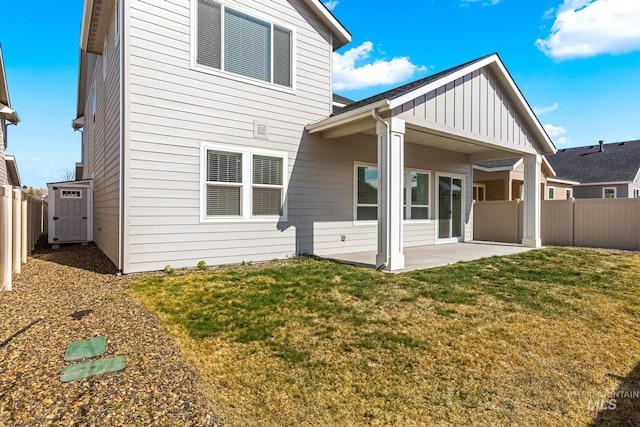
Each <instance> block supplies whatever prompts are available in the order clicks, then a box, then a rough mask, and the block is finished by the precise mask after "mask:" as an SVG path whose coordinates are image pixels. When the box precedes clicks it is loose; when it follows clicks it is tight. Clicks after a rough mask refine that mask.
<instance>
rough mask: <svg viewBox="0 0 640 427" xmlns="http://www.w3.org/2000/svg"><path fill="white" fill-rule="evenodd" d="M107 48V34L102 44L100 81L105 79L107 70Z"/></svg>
mask: <svg viewBox="0 0 640 427" xmlns="http://www.w3.org/2000/svg"><path fill="white" fill-rule="evenodd" d="M108 48H109V36H108V35H107V37H105V39H104V46H103V47H102V81H103V82H104V81H106V80H107V71H108V70H107V68H108V64H107V62H108V61H107V58H108V56H109V53H108Z"/></svg>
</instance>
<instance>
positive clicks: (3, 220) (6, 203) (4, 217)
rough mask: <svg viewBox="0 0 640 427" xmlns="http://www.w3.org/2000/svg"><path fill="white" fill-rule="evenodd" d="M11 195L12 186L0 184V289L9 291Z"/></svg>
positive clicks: (10, 271)
mask: <svg viewBox="0 0 640 427" xmlns="http://www.w3.org/2000/svg"><path fill="white" fill-rule="evenodd" d="M12 195H13V188H12V187H11V186H10V185H0V290H5V291H10V290H11V288H12V283H11V279H12V277H11V274H12V268H11V267H12V259H11V248H12V246H13V245H12V243H11V237H12V235H13V227H12V224H11V219H12V218H11V216H12V213H13V212H12V211H13V207H12V204H11V198H12Z"/></svg>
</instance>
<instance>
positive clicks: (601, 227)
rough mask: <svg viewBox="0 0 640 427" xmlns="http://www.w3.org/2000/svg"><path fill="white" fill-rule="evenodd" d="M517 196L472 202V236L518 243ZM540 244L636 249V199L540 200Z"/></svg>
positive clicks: (639, 246)
mask: <svg viewBox="0 0 640 427" xmlns="http://www.w3.org/2000/svg"><path fill="white" fill-rule="evenodd" d="M523 205H524V202H522V201H520V200H514V201H504V202H503V201H500V202H475V203H474V212H473V232H474V233H473V238H474V240H483V241H493V242H504V243H521V242H522V206H523ZM540 227H541V237H542V244H543V245H557V246H584V247H593V248H611V249H628V250H636V251H637V250H640V199H569V200H543V201H542V206H541V216H540Z"/></svg>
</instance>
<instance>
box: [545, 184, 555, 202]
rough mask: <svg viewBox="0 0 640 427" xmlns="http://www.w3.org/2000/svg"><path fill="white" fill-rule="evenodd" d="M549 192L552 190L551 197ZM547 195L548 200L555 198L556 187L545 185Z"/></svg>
mask: <svg viewBox="0 0 640 427" xmlns="http://www.w3.org/2000/svg"><path fill="white" fill-rule="evenodd" d="M551 192H553V197H551ZM547 197H548V199H549V200H556V187H551V186H549V187H547Z"/></svg>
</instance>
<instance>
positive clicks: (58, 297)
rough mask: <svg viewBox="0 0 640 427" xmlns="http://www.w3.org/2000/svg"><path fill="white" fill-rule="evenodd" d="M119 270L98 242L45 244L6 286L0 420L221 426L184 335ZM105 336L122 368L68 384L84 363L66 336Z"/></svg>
mask: <svg viewBox="0 0 640 427" xmlns="http://www.w3.org/2000/svg"><path fill="white" fill-rule="evenodd" d="M115 272H116V270H115V267H114V266H113V264H112V263H111V262H110V261H109V260H108V259H107V258H106V257H105V256H104V255H103V254H102V252H101V251H100V250H99V249H98V248H97V247H96V246H95V245H93V244H90V245H88V246H80V245H74V246H67V247H62V248H60V249H58V250H53V251H52V250H49V249H42V250H39V251H37V253H36V254H34V255H33V256H32V257H30V258H29V262H28V263H27V264H26V265H25V266H23V271H22V274H20V275H15V276H14V283H13V289H14V290H13V291H11V292H2V293H0V342H5V341H6V340H9V341H8V342H7V343H6V344H5V345H3V346H0V425H10V426H42V425H65V426H66V425H69V426H83V425H96V426H97V425H108V426H114V425H116V426H118V425H126V426H130V425H143V426H145V425H154V426H155V425H157V426H217V425H221V420H220V418H219V417H217V416H216V415H214V413H213V411H212V409H211V406H210V405H209V404H208V403H207V400H206V399H205V398H204V394H203V393H202V391H201V389H200V388H199V385H198V382H197V378H196V374H195V372H194V371H192V370H191V369H190V368H189V367H188V366H187V365H186V363H185V361H184V358H183V355H182V353H181V351H180V348H179V346H178V344H177V343H176V342H175V341H174V340H173V339H171V338H169V336H168V335H167V333H166V331H165V329H164V328H163V326H162V324H161V323H160V321H159V320H158V319H157V318H156V317H155V316H152V315H151V314H149V313H148V312H147V311H146V310H145V309H144V308H143V307H142V305H140V304H139V303H138V302H137V301H136V300H134V299H133V298H131V297H130V296H128V295H127V294H126V293H125V291H124V288H123V286H122V285H123V283H124V282H125V281H126V280H128V278H125V277H117V276H116V275H115ZM39 319H41V320H39ZM33 322H36V323H35V324H33V325H32V326H30V327H28V326H29V325H31V324H32V323H33ZM24 328H27V329H26V330H24V332H22V333H19V334H18V335H17V336H15V337H14V338H11V337H12V336H13V335H15V334H16V333H18V332H19V331H21V330H22V329H24ZM99 335H102V336H105V337H106V340H107V343H106V352H105V353H104V355H103V356H101V358H107V357H112V356H116V355H120V356H124V359H125V362H126V368H125V369H124V371H122V372H116V373H109V374H104V375H97V376H93V377H90V378H86V379H80V380H76V381H73V382H69V383H62V382H61V381H60V373H61V371H62V370H63V369H64V368H65V367H66V366H69V365H71V364H73V363H78V362H65V361H64V359H63V358H64V354H65V349H66V347H67V345H69V344H71V343H72V342H74V341H78V340H84V339H89V338H93V337H95V336H99ZM10 338H11V339H10Z"/></svg>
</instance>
